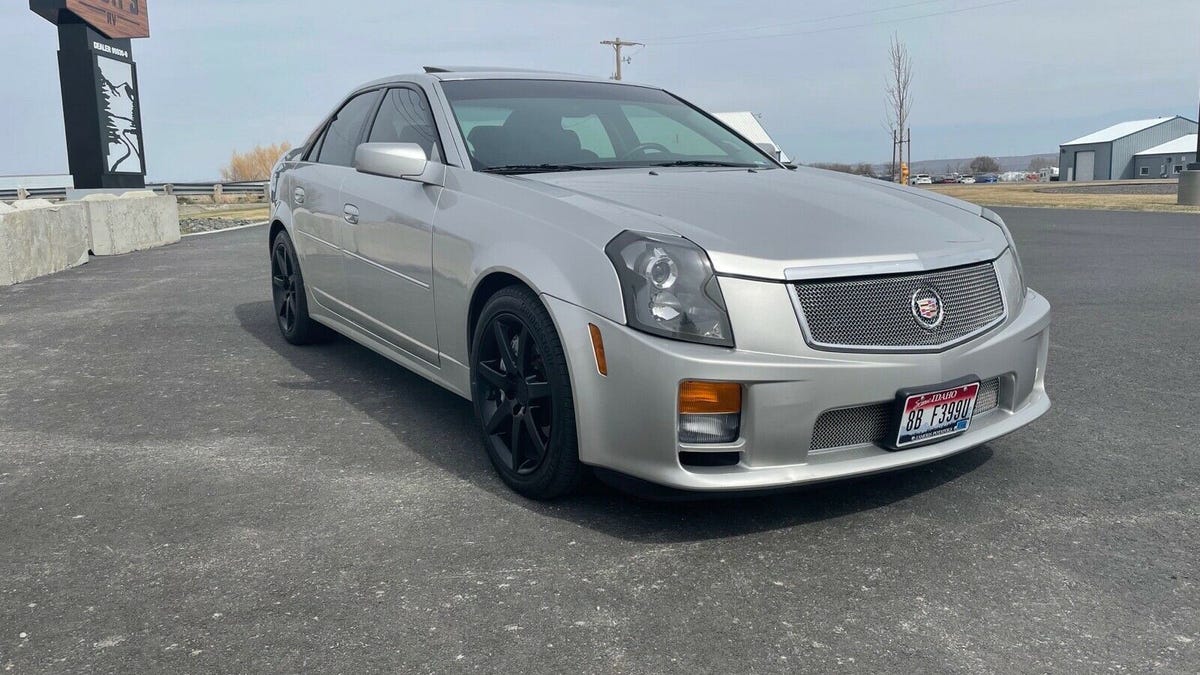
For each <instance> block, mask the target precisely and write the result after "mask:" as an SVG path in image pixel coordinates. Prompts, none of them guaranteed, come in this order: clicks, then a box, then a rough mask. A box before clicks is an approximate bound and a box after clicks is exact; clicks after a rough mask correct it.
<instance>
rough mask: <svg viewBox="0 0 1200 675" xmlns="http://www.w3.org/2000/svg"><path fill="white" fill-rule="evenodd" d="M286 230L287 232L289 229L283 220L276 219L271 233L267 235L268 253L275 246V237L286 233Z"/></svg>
mask: <svg viewBox="0 0 1200 675" xmlns="http://www.w3.org/2000/svg"><path fill="white" fill-rule="evenodd" d="M286 230H287V228H286V227H284V225H283V221H282V220H279V219H278V218H276V219H275V220H273V221H271V231H270V233H268V234H267V250H268V251H270V250H271V247H272V246H274V245H275V237H276V236H278V234H279V233H280V232H284V231H286Z"/></svg>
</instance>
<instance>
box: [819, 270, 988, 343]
mask: <svg viewBox="0 0 1200 675" xmlns="http://www.w3.org/2000/svg"><path fill="white" fill-rule="evenodd" d="M795 289H796V297H797V298H798V299H799V301H800V310H801V311H802V312H803V315H804V322H805V324H806V325H807V329H808V338H809V341H810V343H811V344H812V345H813V346H814V347H817V348H822V347H824V348H841V349H851V350H853V349H855V348H865V349H870V348H879V349H889V350H891V349H896V350H902V349H905V348H908V349H916V350H928V349H931V348H938V347H947V346H950V345H951V344H954V343H956V342H959V341H961V340H962V339H964V338H967V337H969V336H971V335H974V334H977V333H980V332H982V331H984V330H985V329H987V328H989V327H991V326H992V325H994V324H996V323H997V322H999V321H1000V320H1001V319H1002V318H1004V300H1003V298H1002V297H1001V294H1000V282H999V280H998V279H997V278H996V270H995V268H994V267H993V266H992V263H990V262H989V263H982V264H978V265H970V266H967V267H957V268H954V269H948V270H939V271H936V272H920V273H916V274H894V275H887V276H879V277H867V278H860V279H848V280H840V279H829V280H817V281H801V282H798V283H796V285H795ZM920 289H933V290H935V291H936V292H937V294H938V295H939V296H940V297H941V299H942V309H943V312H944V313H945V319H944V320H943V321H942V323H941V325H940V326H938V327H937V328H934V329H927V328H924V327H922V326H921V325H920V324H918V323H917V320H916V318H915V317H914V316H913V309H912V301H913V294H914V293H915V292H916V291H918V290H920Z"/></svg>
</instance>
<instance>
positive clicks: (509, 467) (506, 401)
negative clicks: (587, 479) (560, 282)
mask: <svg viewBox="0 0 1200 675" xmlns="http://www.w3.org/2000/svg"><path fill="white" fill-rule="evenodd" d="M473 342H474V348H473V349H472V394H473V397H472V398H473V399H474V401H475V411H476V414H477V416H478V418H479V421H480V424H481V426H482V428H483V438H484V446H485V448H486V450H487V453H488V456H489V458H490V459H491V460H492V464H493V465H494V466H495V467H496V470H497V471H498V472H499V473H500V476H501V478H503V479H504V481H505V482H506V483H508V484H509V486H510V487H512V488H513V489H514V490H516V491H517V492H519V493H521V494H523V495H525V496H527V497H531V498H534V499H553V498H555V497H559V496H561V495H563V494H566V493H567V492H570V491H572V490H574V489H575V488H576V487H577V486H578V484H579V482H580V480H581V476H582V474H583V468H582V465H581V464H580V463H579V454H578V449H577V447H576V433H575V414H574V403H573V400H572V397H571V386H570V378H569V376H568V374H567V368H566V357H565V355H564V353H563V349H562V345H561V343H560V342H559V339H558V335H557V333H556V332H555V331H554V324H553V322H552V321H551V319H550V316H549V314H548V313H547V312H546V309H545V307H544V306H543V305H542V303H541V301H540V300H539V299H538V298H537V296H535V295H533V293H532V292H530V291H528V290H527V289H524V288H521V287H509V288H506V289H504V290H502V291H500V292H499V293H497V294H496V295H495V296H493V297H492V299H491V300H489V301H488V303H487V305H486V306H485V307H484V310H483V312H482V315H481V317H480V321H479V324H478V327H477V329H476V333H475V338H474V341H473Z"/></svg>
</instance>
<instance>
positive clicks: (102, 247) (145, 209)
mask: <svg viewBox="0 0 1200 675" xmlns="http://www.w3.org/2000/svg"><path fill="white" fill-rule="evenodd" d="M82 204H83V206H84V207H85V208H86V209H87V218H88V223H89V230H90V246H91V250H92V253H94V254H95V255H120V254H122V253H130V252H132V251H141V250H144V249H148V248H155V247H158V246H166V245H167V244H174V243H176V242H178V241H179V239H180V234H179V204H178V202H176V201H175V198H174V197H164V196H158V195H155V194H154V193H153V192H149V191H146V192H144V193H143V192H133V193H126V194H125V195H123V196H121V197H119V198H117V197H113V196H112V195H88V196H87V197H84V198H83V201H82Z"/></svg>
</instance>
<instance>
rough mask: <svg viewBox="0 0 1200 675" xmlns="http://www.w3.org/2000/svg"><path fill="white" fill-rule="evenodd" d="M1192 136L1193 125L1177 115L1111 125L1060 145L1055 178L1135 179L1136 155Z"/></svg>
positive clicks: (1071, 179)
mask: <svg viewBox="0 0 1200 675" xmlns="http://www.w3.org/2000/svg"><path fill="white" fill-rule="evenodd" d="M1194 133H1196V123H1195V122H1193V121H1192V120H1189V119H1187V118H1185V117H1180V116H1178V115H1176V116H1174V117H1156V118H1154V119H1148V120H1134V121H1130V122H1121V123H1120V124H1114V125H1112V126H1110V127H1107V128H1105V129H1101V130H1100V131H1097V132H1094V133H1091V134H1088V135H1086V136H1081V137H1079V138H1076V139H1075V140H1072V141H1067V142H1066V143H1063V144H1062V145H1060V146H1059V155H1058V166H1059V168H1060V173H1059V175H1060V177H1061V179H1062V180H1069V181H1089V180H1123V179H1128V178H1138V177H1139V176H1138V175H1137V173H1138V172H1139V171H1140V169H1139V168H1137V167H1136V166H1135V162H1134V158H1135V156H1136V155H1137V154H1138V153H1140V152H1142V151H1145V150H1149V149H1150V148H1153V147H1155V146H1158V145H1162V144H1164V143H1167V142H1170V141H1174V140H1175V139H1177V138H1179V137H1180V136H1185V135H1187V134H1194ZM1192 152H1193V153H1195V146H1194V145H1193V147H1192Z"/></svg>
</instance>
